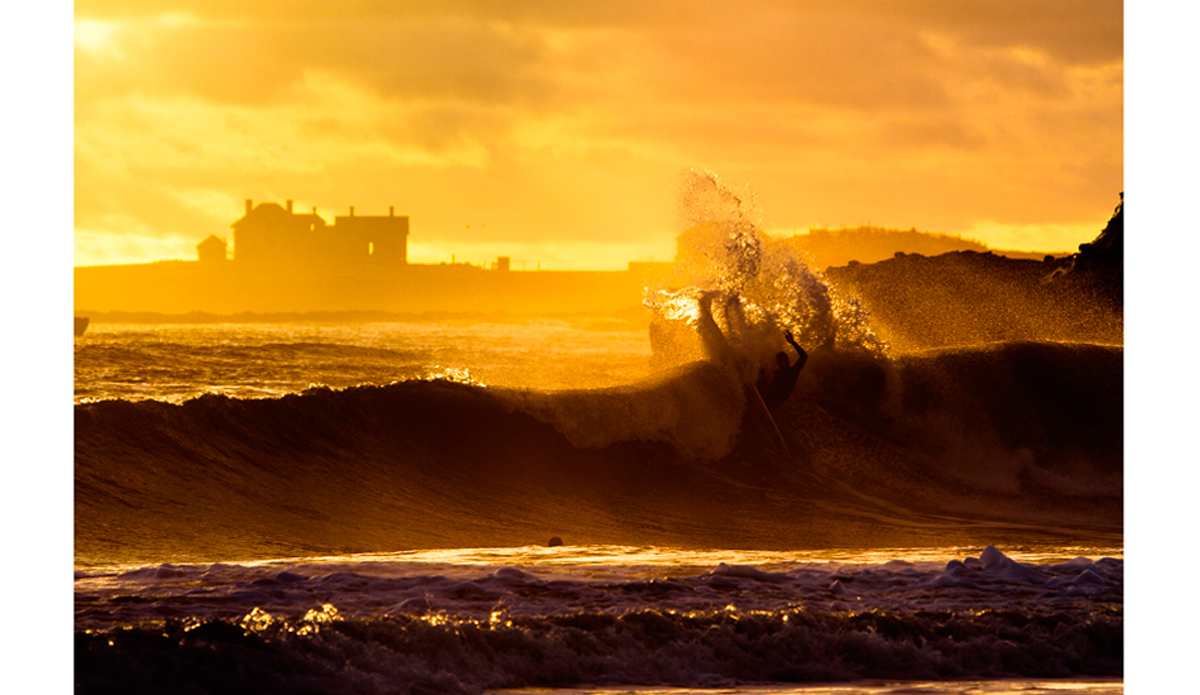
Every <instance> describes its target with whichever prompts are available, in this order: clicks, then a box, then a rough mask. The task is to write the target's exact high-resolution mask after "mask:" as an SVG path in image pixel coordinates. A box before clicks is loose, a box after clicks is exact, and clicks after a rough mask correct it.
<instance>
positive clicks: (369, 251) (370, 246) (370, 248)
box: [367, 241, 375, 256]
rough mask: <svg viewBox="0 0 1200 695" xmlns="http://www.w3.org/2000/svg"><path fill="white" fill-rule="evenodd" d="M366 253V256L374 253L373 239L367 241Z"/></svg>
mask: <svg viewBox="0 0 1200 695" xmlns="http://www.w3.org/2000/svg"><path fill="white" fill-rule="evenodd" d="M367 255H368V256H374V255H375V242H373V241H368V242H367Z"/></svg>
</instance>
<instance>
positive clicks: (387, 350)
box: [75, 320, 650, 403]
mask: <svg viewBox="0 0 1200 695" xmlns="http://www.w3.org/2000/svg"><path fill="white" fill-rule="evenodd" d="M603 327H604V328H609V327H610V324H604V325H603ZM649 357H650V345H649V342H648V340H647V338H646V334H645V330H644V328H642V329H640V330H632V329H631V330H596V329H591V328H587V327H585V326H580V325H572V324H569V323H567V322H563V321H553V320H534V321H526V322H522V323H511V324H502V323H474V324H468V325H453V324H426V323H374V324H357V325H331V324H324V325H323V324H197V325H186V324H183V325H179V324H165V325H145V324H143V325H138V324H105V323H98V324H97V323H93V324H92V325H91V326H90V327H89V328H88V330H87V333H86V334H85V335H84V336H83V337H81V338H77V339H76V340H75V402H76V403H81V402H84V401H89V400H98V399H104V398H121V399H124V400H138V399H146V398H152V399H155V400H159V401H165V402H171V403H178V402H181V401H183V400H186V399H188V398H193V397H195V396H197V395H200V394H203V393H216V394H224V395H228V396H237V397H241V398H264V397H277V396H280V395H283V394H285V393H299V392H300V391H303V390H304V389H306V388H309V387H310V386H314V385H324V386H331V387H338V388H341V387H346V386H354V385H356V384H364V383H368V384H381V385H382V384H389V383H392V382H393V381H403V380H406V379H422V378H431V377H437V376H444V377H448V378H452V379H457V380H462V381H474V382H476V383H483V384H491V385H501V386H511V387H525V388H535V389H562V388H594V387H602V386H611V385H613V384H619V383H626V382H629V381H633V380H636V379H639V378H642V377H645V376H646V375H647V374H648V373H649Z"/></svg>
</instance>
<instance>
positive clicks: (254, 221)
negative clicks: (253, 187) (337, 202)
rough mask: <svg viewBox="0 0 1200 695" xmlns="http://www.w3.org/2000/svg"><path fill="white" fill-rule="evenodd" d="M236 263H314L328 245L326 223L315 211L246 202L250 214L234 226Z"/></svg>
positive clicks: (289, 203) (314, 209)
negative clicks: (324, 242)
mask: <svg viewBox="0 0 1200 695" xmlns="http://www.w3.org/2000/svg"><path fill="white" fill-rule="evenodd" d="M229 226H230V227H233V260H235V261H251V262H256V263H257V262H264V261H273V262H280V263H310V262H312V261H314V260H316V259H318V258H319V257H320V255H321V247H322V242H323V241H325V239H326V237H327V234H326V232H325V220H324V219H322V218H321V216H320V215H318V214H317V209H316V208H313V211H312V214H310V215H297V214H295V213H293V212H292V201H290V200H289V201H287V209H284V208H282V207H280V206H279V203H259V204H258V206H257V207H256V206H255V205H254V201H253V200H250V199H249V198H247V199H246V214H245V215H243V216H242V217H241V218H240V219H238V220H237V221H236V222H234V223H233V224H231V225H229Z"/></svg>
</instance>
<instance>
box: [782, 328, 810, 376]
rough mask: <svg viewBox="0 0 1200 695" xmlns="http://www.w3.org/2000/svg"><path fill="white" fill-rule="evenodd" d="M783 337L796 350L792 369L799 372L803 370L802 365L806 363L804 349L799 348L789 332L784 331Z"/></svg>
mask: <svg viewBox="0 0 1200 695" xmlns="http://www.w3.org/2000/svg"><path fill="white" fill-rule="evenodd" d="M783 337H784V339H785V340H787V341H788V344H789V345H791V346H792V347H793V348H794V349H795V350H796V355H797V358H796V364H793V365H792V369H793V370H795V371H796V372H799V371H800V370H801V369H803V368H804V363H805V362H807V361H808V353H807V352H805V351H804V348H802V347H800V343H797V342H796V337H795V336H793V335H792V332H791V331H784V332H783Z"/></svg>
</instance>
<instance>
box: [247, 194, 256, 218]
mask: <svg viewBox="0 0 1200 695" xmlns="http://www.w3.org/2000/svg"><path fill="white" fill-rule="evenodd" d="M253 207H254V200H253V199H251V198H247V199H246V214H247V215H249V214H250V210H251V209H252V208H253Z"/></svg>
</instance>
